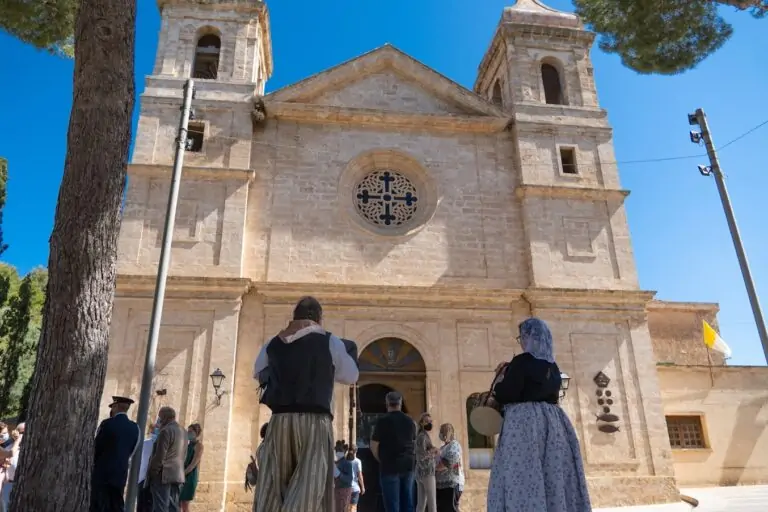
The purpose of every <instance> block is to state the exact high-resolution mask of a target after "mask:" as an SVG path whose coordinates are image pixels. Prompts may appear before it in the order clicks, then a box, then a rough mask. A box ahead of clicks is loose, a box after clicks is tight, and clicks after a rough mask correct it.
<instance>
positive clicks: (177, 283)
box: [115, 274, 251, 301]
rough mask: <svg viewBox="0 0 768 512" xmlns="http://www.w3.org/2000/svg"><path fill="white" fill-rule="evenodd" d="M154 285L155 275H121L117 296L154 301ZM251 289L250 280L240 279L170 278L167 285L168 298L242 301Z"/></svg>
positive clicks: (118, 277) (119, 276) (118, 278)
mask: <svg viewBox="0 0 768 512" xmlns="http://www.w3.org/2000/svg"><path fill="white" fill-rule="evenodd" d="M155 284H156V276H154V275H137V274H118V276H117V288H116V290H115V296H116V297H131V298H149V299H151V298H152V297H153V296H154V293H155ZM250 287H251V280H250V279H245V278H239V277H238V278H234V277H183V276H171V277H169V278H168V281H167V285H166V297H167V298H170V299H174V298H195V299H224V300H233V301H239V300H240V299H241V298H242V296H243V295H244V294H245V293H247V292H248V289H249V288H250Z"/></svg>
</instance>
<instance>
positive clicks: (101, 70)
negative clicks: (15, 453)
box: [0, 0, 136, 512]
mask: <svg viewBox="0 0 768 512" xmlns="http://www.w3.org/2000/svg"><path fill="white" fill-rule="evenodd" d="M75 13H76V14H75ZM0 20H1V21H0V27H2V28H4V29H5V30H6V31H8V32H10V33H11V34H14V35H16V36H18V37H19V38H20V39H22V40H23V41H27V42H29V43H31V44H33V45H35V46H37V47H39V48H48V49H53V50H54V51H56V50H57V49H62V50H63V49H65V48H66V45H67V42H68V40H69V39H68V38H69V36H70V35H72V34H74V37H73V38H72V42H73V45H74V58H75V69H74V77H73V101H72V110H71V113H70V119H69V130H68V134H67V154H66V159H65V163H64V174H63V177H62V181H61V187H60V189H59V197H58V203H57V205H56V215H55V218H54V227H53V232H52V233H51V238H50V251H49V259H48V269H49V272H48V287H47V294H46V299H45V306H44V307H43V323H42V328H41V335H40V343H39V347H38V350H37V364H36V365H35V370H34V374H33V376H32V384H31V387H30V390H29V416H30V421H29V422H30V427H31V428H30V429H29V430H28V431H27V434H26V435H25V436H24V446H25V449H24V450H22V451H21V455H20V461H19V467H18V471H17V474H16V485H15V486H14V490H13V493H12V496H11V506H10V512H20V511H31V510H34V511H35V512H80V511H82V510H88V508H89V501H90V492H91V489H90V474H91V468H92V466H93V441H94V439H93V436H91V435H83V432H95V430H96V422H97V420H98V416H99V402H100V399H101V393H102V389H103V387H104V378H105V375H106V369H107V345H108V339H109V324H110V321H111V319H112V298H113V295H114V291H115V278H116V261H117V238H118V233H119V228H120V205H121V200H122V195H123V187H124V184H125V178H126V168H127V164H128V149H129V145H130V140H131V114H132V111H133V103H134V99H135V90H134V71H133V63H134V50H135V34H136V0H71V1H65V0H16V1H14V0H0ZM70 20H73V21H74V23H70ZM72 27H74V30H72ZM73 420H74V421H73ZM51 432H56V436H51ZM59 439H67V440H68V442H69V445H68V446H67V448H68V449H67V450H62V449H61V446H60V443H59V441H58V440H59ZM52 482H55V485H52ZM40 489H46V492H40Z"/></svg>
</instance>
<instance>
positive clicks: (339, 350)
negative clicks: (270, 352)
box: [253, 324, 360, 385]
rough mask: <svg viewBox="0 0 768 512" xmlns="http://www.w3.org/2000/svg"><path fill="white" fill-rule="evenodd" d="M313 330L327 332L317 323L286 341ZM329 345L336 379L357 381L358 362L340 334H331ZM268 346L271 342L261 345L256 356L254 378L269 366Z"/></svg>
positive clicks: (350, 381)
mask: <svg viewBox="0 0 768 512" xmlns="http://www.w3.org/2000/svg"><path fill="white" fill-rule="evenodd" d="M313 332H315V333H322V334H325V333H326V331H325V329H323V328H322V327H321V326H320V325H317V324H315V325H311V326H309V327H305V328H304V329H299V330H298V331H296V333H294V334H292V335H290V336H288V337H287V339H286V340H285V341H286V342H287V343H291V342H292V341H294V340H297V339H299V338H301V337H303V336H306V335H307V334H310V333H313ZM329 345H330V346H329V348H330V350H331V358H332V359H333V373H334V375H333V378H334V380H335V381H336V382H339V383H341V384H348V385H352V384H354V383H356V382H357V378H358V377H359V376H360V372H359V370H358V369H357V363H356V362H355V360H354V359H352V357H351V356H350V355H349V354H347V347H346V346H345V345H344V342H343V341H341V339H340V338H339V337H338V336H335V335H333V334H331V338H330V340H329ZM268 346H269V343H265V344H264V346H263V347H261V351H260V352H259V355H258V357H257V358H256V362H255V363H254V365H253V378H254V379H256V380H258V378H259V374H260V373H261V372H263V371H264V370H266V369H267V366H269V358H268V356H267V347H268Z"/></svg>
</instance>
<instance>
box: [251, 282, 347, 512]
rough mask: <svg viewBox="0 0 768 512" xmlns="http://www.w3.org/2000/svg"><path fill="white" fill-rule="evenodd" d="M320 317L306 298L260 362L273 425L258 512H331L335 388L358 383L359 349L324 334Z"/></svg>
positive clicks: (263, 398) (260, 377)
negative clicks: (335, 386)
mask: <svg viewBox="0 0 768 512" xmlns="http://www.w3.org/2000/svg"><path fill="white" fill-rule="evenodd" d="M322 317H323V309H322V307H321V306H320V303H319V302H318V301H317V299H315V298H313V297H304V298H303V299H301V300H300V301H299V302H298V304H296V308H295V309H294V311H293V320H292V321H291V322H290V323H289V324H288V326H287V327H286V328H285V329H284V330H283V331H282V332H280V334H278V335H277V336H275V337H274V338H272V339H271V340H270V341H269V342H268V343H266V344H265V345H264V347H262V349H261V352H260V353H259V356H258V358H257V359H256V364H255V365H254V378H256V379H258V380H259V384H260V387H261V388H262V395H261V402H262V403H263V404H265V405H266V406H268V407H269V408H270V409H271V410H272V418H271V419H270V421H269V427H268V429H267V437H266V438H265V439H264V445H263V448H262V449H261V452H260V454H259V459H260V461H263V464H262V467H261V468H260V471H259V476H258V483H257V485H256V487H257V489H258V493H257V494H256V502H255V504H254V512H276V511H280V512H332V507H333V467H334V464H333V387H334V382H339V383H342V384H348V385H351V384H354V383H356V382H357V377H358V373H359V372H358V369H357V361H356V360H355V358H353V357H352V356H351V355H350V354H355V353H356V351H357V348H356V347H355V346H354V343H352V342H349V341H347V343H346V344H345V343H344V342H343V341H342V340H341V339H339V338H338V337H337V336H334V335H333V334H331V333H330V332H327V331H326V330H325V329H323V327H322V326H321V325H320V324H321V322H322Z"/></svg>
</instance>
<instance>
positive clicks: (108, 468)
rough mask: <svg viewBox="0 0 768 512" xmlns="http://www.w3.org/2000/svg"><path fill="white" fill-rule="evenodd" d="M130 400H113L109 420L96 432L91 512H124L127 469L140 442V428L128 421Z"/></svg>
mask: <svg viewBox="0 0 768 512" xmlns="http://www.w3.org/2000/svg"><path fill="white" fill-rule="evenodd" d="M131 404H133V400H131V399H130V398H125V397H122V396H113V397H112V403H111V404H110V405H109V419H106V420H104V421H102V422H101V425H99V429H98V430H97V431H96V443H95V446H94V450H93V451H94V464H93V474H92V476H91V512H124V510H125V503H124V502H123V489H124V488H125V482H126V480H127V479H128V465H129V464H130V461H131V455H133V452H135V451H136V447H137V446H138V445H139V440H140V439H141V433H140V432H139V426H138V425H137V424H136V423H134V422H133V421H131V420H130V419H128V415H127V414H126V413H127V412H128V408H129V407H130V406H131Z"/></svg>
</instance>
